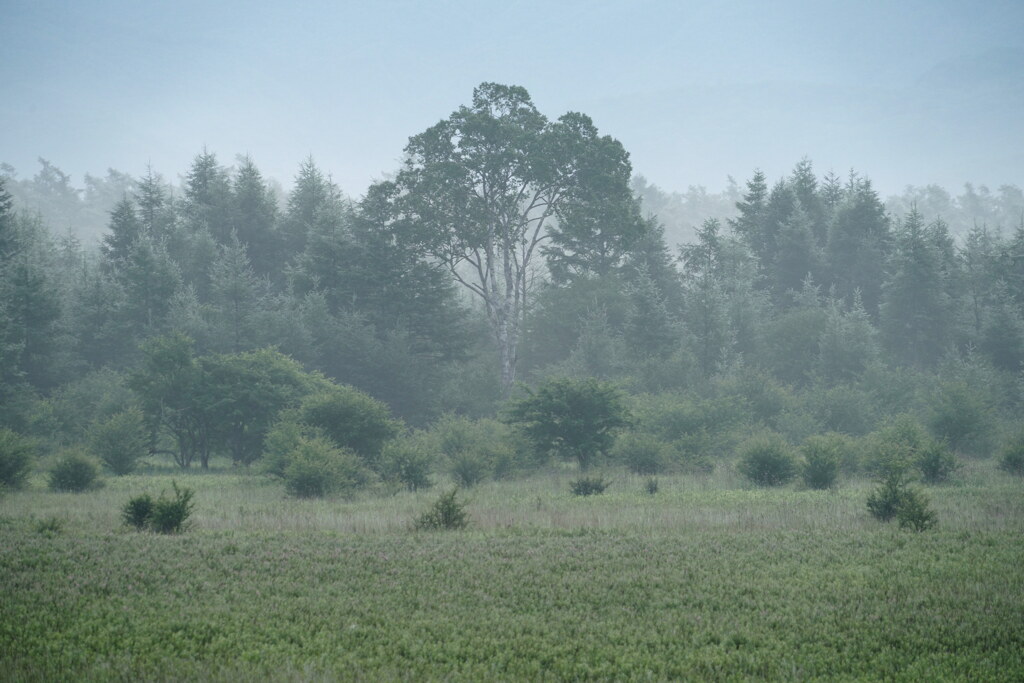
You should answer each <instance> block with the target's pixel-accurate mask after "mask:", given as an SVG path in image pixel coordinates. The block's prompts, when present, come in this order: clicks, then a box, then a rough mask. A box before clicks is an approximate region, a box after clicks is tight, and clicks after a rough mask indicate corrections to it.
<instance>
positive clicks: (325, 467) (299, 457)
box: [284, 438, 370, 498]
mask: <svg viewBox="0 0 1024 683" xmlns="http://www.w3.org/2000/svg"><path fill="white" fill-rule="evenodd" d="M369 479H370V474H369V473H368V472H367V470H366V468H365V467H364V466H363V464H362V462H361V461H360V459H359V457H358V456H357V455H356V454H355V453H354V452H352V451H351V450H349V449H347V448H338V447H336V446H335V445H334V444H333V443H332V442H330V441H328V440H327V439H322V438H314V439H307V438H302V439H300V441H299V444H298V446H297V447H296V448H295V450H294V451H292V453H291V454H290V455H289V456H288V465H287V467H285V469H284V485H285V490H287V491H288V493H289V494H291V495H293V496H295V497H297V498H322V497H324V496H327V495H330V494H333V493H339V492H343V493H347V492H351V491H353V490H355V489H357V488H361V487H362V486H365V485H366V484H367V483H368V481H369Z"/></svg>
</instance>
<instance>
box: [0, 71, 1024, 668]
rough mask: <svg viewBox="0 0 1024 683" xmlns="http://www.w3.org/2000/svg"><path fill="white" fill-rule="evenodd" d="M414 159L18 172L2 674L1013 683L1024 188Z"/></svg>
mask: <svg viewBox="0 0 1024 683" xmlns="http://www.w3.org/2000/svg"><path fill="white" fill-rule="evenodd" d="M409 132H410V137H408V142H407V143H406V145H405V146H404V148H403V150H402V157H401V161H400V162H398V163H397V164H396V167H395V168H394V169H393V170H392V171H391V172H388V173H386V174H384V177H383V179H380V180H377V181H374V182H373V183H372V184H370V185H369V186H368V187H367V188H365V190H364V191H362V192H361V193H360V194H359V195H358V196H350V195H348V194H346V193H345V192H343V191H342V189H341V188H340V187H339V185H338V184H337V183H336V182H335V181H334V180H333V176H332V170H331V169H330V168H324V167H322V166H321V165H320V164H319V163H318V162H317V158H316V153H315V151H314V152H313V153H312V154H310V155H308V156H305V157H304V158H301V157H300V159H299V161H298V162H297V164H296V170H295V174H294V176H292V177H290V178H272V177H267V176H266V175H264V173H263V172H262V171H261V169H260V166H259V160H258V159H256V158H253V157H251V156H249V155H247V154H238V155H235V156H228V155H229V154H230V151H222V150H214V149H210V148H207V147H201V148H200V149H198V150H197V151H196V152H195V155H194V157H193V159H192V162H191V164H190V165H189V166H188V168H185V169H173V168H171V169H166V168H153V167H150V168H148V170H147V172H146V173H145V174H144V175H141V176H132V175H130V174H128V173H123V172H121V171H118V170H115V169H108V170H107V171H106V172H105V173H104V174H102V175H85V176H84V178H83V179H82V181H81V182H79V181H77V180H75V179H74V178H72V177H71V176H70V175H69V174H67V173H65V172H63V171H62V170H61V168H60V167H59V165H57V164H56V163H53V162H51V161H49V160H46V159H40V160H39V168H38V169H30V170H25V171H22V170H21V169H16V168H14V167H13V166H11V165H9V164H3V165H2V166H0V538H3V539H4V540H8V539H9V540H10V542H5V543H0V567H6V568H8V569H9V571H8V572H7V574H5V579H4V580H5V581H7V582H8V583H9V585H10V586H11V590H9V591H5V595H4V597H2V598H0V636H2V637H0V644H2V645H0V670H5V667H7V665H9V667H8V668H9V669H10V670H11V671H14V672H15V677H17V676H18V675H22V674H23V675H24V676H25V677H26V678H33V677H39V678H55V677H56V678H59V677H61V676H65V675H68V674H69V673H76V672H77V673H81V674H82V675H83V676H85V677H89V676H100V677H102V676H105V675H107V674H110V673H111V672H116V673H117V675H118V676H120V677H124V678H142V679H145V678H152V677H161V676H167V675H171V676H172V677H174V676H178V675H180V676H182V677H184V678H198V679H207V678H224V679H236V678H237V679H262V678H270V679H278V678H280V679H289V680H291V679H297V680H304V679H306V678H318V677H325V678H341V679H345V678H363V677H370V678H376V677H380V678H384V679H387V678H414V679H415V678H420V677H423V678H433V677H444V678H466V679H469V680H487V679H489V678H493V677H497V678H506V677H508V678H512V679H519V678H525V679H533V678H537V677H548V676H551V677H554V678H565V679H573V680H577V679H580V678H610V679H616V680H618V679H631V678H635V677H638V676H642V677H646V678H651V677H654V678H658V679H704V678H716V677H721V676H722V675H723V672H724V675H725V676H726V677H729V676H731V675H740V676H751V677H760V678H768V679H779V678H782V679H785V678H789V677H793V676H795V675H798V674H795V672H799V673H800V674H803V675H806V676H807V677H822V678H869V679H870V678H876V677H885V676H888V675H891V674H892V672H893V671H895V672H899V673H904V674H906V675H908V676H910V677H912V678H914V677H919V678H921V679H927V680H930V679H944V678H950V679H956V678H972V677H978V678H981V679H985V680H989V679H991V680H1001V679H1003V678H1005V679H1006V680H1013V679H1016V678H1019V674H1020V673H1021V672H1022V671H1024V655H1022V652H1021V649H1020V647H1019V645H1020V642H1021V637H1022V634H1021V624H1024V620H1022V619H1021V617H1022V616H1024V613H1022V611H1021V610H1022V608H1021V606H1022V605H1024V593H1022V590H1024V589H1022V586H1021V582H1020V580H1019V560H1020V557H1021V552H1022V550H1024V549H1022V546H1021V544H1022V542H1024V541H1022V539H1024V535H1022V534H1020V531H1021V520H1022V519H1024V507H1022V506H1024V503H1022V500H1024V499H1022V498H1021V496H1020V482H1021V475H1024V431H1022V421H1021V416H1022V415H1024V193H1022V191H1021V188H1020V187H1018V186H1017V185H1014V184H1009V183H1008V184H1001V185H998V186H996V187H994V188H992V187H988V186H986V185H981V184H979V185H974V184H971V183H970V182H965V183H964V184H963V185H962V186H960V187H957V188H944V187H940V186H938V185H935V184H926V185H915V184H914V183H915V179H914V178H907V179H906V184H905V186H904V188H905V189H904V190H903V191H901V192H899V193H898V194H893V195H890V196H885V197H883V196H882V195H881V194H880V193H879V191H878V190H876V188H875V186H874V184H873V182H872V180H871V175H870V174H871V169H870V168H868V169H845V170H842V171H837V170H835V169H831V168H826V169H821V168H818V167H817V166H816V165H815V162H814V160H813V159H811V158H809V157H806V156H801V155H800V152H799V150H794V155H793V163H792V167H791V168H790V169H789V170H788V171H787V172H786V173H784V174H782V175H779V176H777V177H770V176H769V175H767V174H766V173H764V172H762V171H761V170H759V169H758V168H751V169H735V174H736V175H729V176H728V179H727V182H726V185H725V187H723V188H715V189H712V190H709V189H707V188H705V187H704V186H699V185H692V186H689V187H687V188H685V189H681V188H665V187H659V186H658V185H656V184H654V183H652V182H650V181H649V180H647V178H645V176H644V175H643V172H644V169H642V168H635V167H634V166H633V163H632V158H631V156H630V153H629V150H628V149H627V148H626V146H625V145H624V144H623V142H621V141H620V140H619V139H617V138H616V137H615V135H614V131H609V130H606V129H605V128H603V127H602V126H601V122H600V121H595V120H594V119H592V118H591V117H590V116H589V115H587V113H586V112H576V111H569V112H564V113H560V112H546V111H542V110H541V109H540V108H539V107H538V106H537V105H536V104H535V103H534V101H533V99H532V98H531V96H530V94H529V92H528V91H527V90H526V88H524V87H522V86H519V85H509V84H501V83H495V82H483V83H481V84H480V85H479V86H477V87H476V88H475V89H474V90H473V91H472V94H471V96H470V94H469V93H467V98H466V100H465V102H464V103H462V104H461V105H458V106H457V107H456V108H455V109H454V110H453V111H452V112H451V113H450V114H449V115H448V116H447V117H445V118H443V119H441V120H439V121H437V122H436V123H434V124H433V125H430V126H429V127H426V128H425V129H423V130H420V131H415V130H413V131H409ZM179 484H180V485H179ZM606 491H608V493H606ZM158 492H159V493H158ZM193 513H194V514H193ZM447 532H452V533H447ZM453 535H454V538H453ZM165 536H166V537H168V538H167V539H164V537H165ZM460 536H461V538H460ZM192 539H195V540H194V541H193V540H192ZM162 540H167V543H162ZM851 577H852V578H851ZM894 577H895V578H894ZM964 586H968V587H969V590H967V589H964V588H963V587H964ZM41 595H46V596H54V595H55V596H59V598H55V599H53V600H50V601H49V602H47V603H46V605H47V606H46V607H40V605H41V604H42V603H41V602H40V600H41V598H40V597H39V596H41ZM894 595H895V596H896V597H895V598H894V597H893V596H894ZM936 595H938V596H939V597H936ZM906 596H910V597H906ZM51 604H52V605H56V606H57V607H50V605H51ZM66 604H75V605H76V608H75V609H74V610H64V609H63V607H62V606H64V605H66ZM922 605H924V606H926V608H922ZM979 605H984V608H981V607H979ZM47 610H50V611H47ZM54 610H60V611H61V612H63V611H67V612H69V614H70V616H63V615H62V616H61V617H60V618H58V617H57V616H55V612H54ZM823 614H824V615H827V616H825V617H822V615H823ZM865 614H866V615H869V616H864V615H865ZM54 624H56V626H55V625H54ZM339 624H341V626H338V625H339ZM467 624H468V625H469V626H467ZM922 624H923V625H922ZM965 624H966V626H965ZM581 628H585V629H586V633H590V634H593V638H588V637H587V636H581V635H580V629H581ZM129 632H130V633H132V634H135V635H133V637H132V638H131V639H126V638H125V637H124V634H125V633H129ZM623 634H625V635H623ZM126 641H130V643H129V644H128V645H126V644H125V643H126ZM882 651H884V652H885V653H887V655H886V656H887V657H889V658H890V659H885V660H884V661H879V659H878V656H877V654H878V653H879V652H882ZM951 653H953V654H952V655H951ZM168 672H170V673H168Z"/></svg>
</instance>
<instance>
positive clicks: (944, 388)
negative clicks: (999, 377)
mask: <svg viewBox="0 0 1024 683" xmlns="http://www.w3.org/2000/svg"><path fill="white" fill-rule="evenodd" d="M992 410H993V407H992V406H991V405H989V404H988V401H987V400H986V396H985V394H984V392H981V391H978V390H975V389H973V388H971V387H970V386H969V385H968V384H967V382H963V381H949V382H943V383H942V384H941V386H940V387H939V390H938V391H937V392H935V393H934V395H933V398H932V400H931V405H930V413H929V416H928V428H929V429H930V430H931V432H932V433H933V434H934V435H935V436H936V437H937V438H939V439H943V440H945V441H946V442H947V443H948V444H949V447H950V448H951V449H953V451H954V452H956V453H962V454H964V455H973V456H979V457H981V456H987V455H989V454H990V453H991V449H992V439H991V435H992V433H993V425H992Z"/></svg>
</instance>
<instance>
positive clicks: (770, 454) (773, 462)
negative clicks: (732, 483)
mask: <svg viewBox="0 0 1024 683" xmlns="http://www.w3.org/2000/svg"><path fill="white" fill-rule="evenodd" d="M738 469H739V471H740V474H742V475H743V476H745V477H746V478H747V479H749V480H750V481H752V482H754V483H755V484H757V485H758V486H781V485H783V484H786V483H789V482H790V481H792V480H793V478H794V477H795V476H796V469H797V468H796V461H795V460H794V459H793V456H792V454H791V453H790V451H789V446H788V445H787V444H786V442H785V441H784V440H783V439H782V437H781V436H779V435H778V434H762V435H759V436H755V437H752V438H750V439H748V440H747V441H746V442H745V443H744V444H742V445H741V446H740V461H739V465H738Z"/></svg>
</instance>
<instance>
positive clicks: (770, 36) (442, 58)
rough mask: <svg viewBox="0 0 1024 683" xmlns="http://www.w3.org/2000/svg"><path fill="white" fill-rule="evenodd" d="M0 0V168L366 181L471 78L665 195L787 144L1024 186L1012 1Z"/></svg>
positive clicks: (890, 179) (779, 156)
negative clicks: (250, 169)
mask: <svg viewBox="0 0 1024 683" xmlns="http://www.w3.org/2000/svg"><path fill="white" fill-rule="evenodd" d="M484 7H485V11H481V4H480V3H470V2H467V1H463V0H459V1H451V2H444V3H431V4H429V5H427V4H418V3H412V2H382V3H376V4H374V5H373V6H364V5H357V4H353V3H341V4H339V5H335V4H328V3H316V4H314V5H304V6H303V7H301V8H291V7H285V6H283V5H278V4H271V3H258V4H256V5H249V4H243V3H237V2H227V3H217V4H216V5H215V6H210V5H207V4H204V3H198V2H185V3H179V4H178V5H176V6H175V7H173V8H172V7H168V6H150V5H145V6H142V5H137V4H134V3H127V2H121V1H109V2H97V3H92V4H91V5H89V6H86V5H69V6H65V5H56V4H52V3H36V2H22V1H16V2H9V3H6V12H5V15H6V17H5V19H6V20H5V22H4V24H3V26H0V45H3V47H2V48H0V51H2V57H3V59H2V60H0V76H2V78H3V82H4V83H5V84H6V85H5V95H6V96H5V97H4V98H3V103H2V104H0V162H4V163H7V164H10V165H12V166H13V167H14V168H15V169H16V170H17V172H18V174H19V176H20V177H30V176H31V175H33V174H34V173H35V172H36V171H37V170H38V164H37V161H36V159H37V158H38V157H42V158H46V159H48V160H49V161H51V162H52V163H53V164H55V165H56V166H58V167H59V168H61V169H62V170H63V171H65V172H66V173H69V174H70V175H72V177H73V178H74V181H75V184H76V185H78V184H80V181H81V179H82V176H83V175H84V174H85V173H90V174H92V175H103V174H104V173H105V172H106V170H107V169H108V168H113V169H116V170H119V171H122V172H125V173H128V174H130V175H133V176H139V175H142V174H143V173H144V172H145V169H146V166H147V165H151V166H152V167H153V169H154V170H155V171H156V172H159V173H161V174H163V175H165V176H167V177H168V179H170V180H177V176H178V175H179V174H184V173H185V172H186V171H187V169H188V167H189V165H190V163H191V160H192V158H193V157H194V156H195V155H196V154H197V153H198V152H200V151H201V150H202V149H203V148H204V146H205V147H206V148H207V149H209V150H210V151H213V152H215V153H216V154H217V155H218V157H219V159H220V160H221V161H222V163H225V164H228V165H230V164H232V163H233V162H234V159H235V156H236V155H237V154H249V155H251V156H252V158H253V160H254V161H255V163H256V164H257V166H258V167H259V168H260V169H261V171H262V172H263V173H264V175H265V176H267V177H269V178H273V179H275V180H277V181H280V182H281V183H282V184H284V185H285V186H286V187H287V186H289V185H290V184H291V181H292V179H293V177H294V175H295V173H296V171H297V170H298V167H299V164H300V162H301V161H302V160H303V159H305V158H306V157H307V156H309V155H312V156H313V158H314V159H316V161H317V163H318V164H319V165H320V166H321V168H323V169H324V170H325V171H327V172H329V173H330V174H331V175H332V176H333V178H334V179H335V181H336V182H337V183H338V184H339V185H340V187H341V188H342V190H344V191H345V192H346V193H347V194H350V195H353V196H358V195H361V194H362V193H363V192H365V190H366V188H367V186H368V185H369V184H370V183H371V182H372V181H373V180H374V179H379V178H381V177H383V176H384V175H385V174H387V173H390V172H392V171H394V170H395V169H396V168H397V167H398V165H399V163H400V159H401V155H402V149H403V147H404V146H405V143H406V141H407V139H408V137H409V136H411V135H414V134H416V133H419V132H421V131H422V130H424V129H425V128H426V127H428V126H430V125H432V124H434V123H436V122H437V121H438V120H440V119H441V118H444V117H445V116H447V115H448V114H449V113H450V112H451V111H453V110H454V109H456V108H457V107H459V106H460V105H463V104H466V103H468V102H469V101H470V98H471V95H472V90H473V88H474V87H475V86H476V85H478V84H479V83H480V82H483V81H497V82H501V83H513V84H517V85H522V86H524V87H525V88H527V90H529V91H530V93H531V95H532V96H533V98H534V101H535V103H536V104H537V106H538V108H539V109H540V110H541V111H542V112H543V113H544V114H545V115H547V116H549V117H551V118H555V117H557V116H559V115H561V114H562V113H564V112H566V111H570V110H572V111H582V112H584V113H586V114H588V115H589V116H591V117H592V118H593V119H594V122H595V123H596V125H597V126H598V128H599V130H600V131H601V132H602V133H603V134H608V135H611V136H613V137H615V138H618V139H619V140H620V141H622V143H623V145H624V146H625V148H626V149H627V150H628V151H629V152H630V154H631V157H632V162H633V169H634V172H635V173H637V174H640V175H643V176H644V177H646V178H647V179H648V180H649V181H650V182H651V183H654V184H656V185H658V186H659V187H661V188H663V189H664V190H666V191H684V190H685V189H686V188H687V187H688V186H691V185H700V186H704V187H707V188H709V189H711V190H713V191H719V190H721V189H723V188H724V187H725V186H726V179H727V176H729V175H732V176H733V177H734V178H735V179H736V180H737V181H738V182H741V183H742V182H743V180H744V179H746V178H749V177H750V175H751V174H752V172H753V170H754V169H755V168H760V169H762V170H764V171H765V172H766V174H767V175H768V177H769V178H771V179H774V178H777V177H781V176H782V175H785V174H786V173H788V172H789V170H790V169H792V167H793V165H794V164H795V163H796V162H797V161H799V160H800V159H801V158H802V157H805V156H806V157H808V158H810V159H811V160H812V161H813V162H814V165H815V168H816V169H817V170H818V171H819V172H822V173H823V172H825V171H828V170H830V169H831V170H835V171H836V172H837V173H839V174H842V175H845V173H846V172H847V171H848V170H849V169H851V168H854V169H856V170H857V171H859V172H860V173H862V174H865V175H867V176H868V177H870V178H871V179H872V180H873V181H874V183H875V186H876V187H877V188H878V189H879V191H880V192H881V193H882V194H883V195H885V194H891V193H897V192H899V191H901V190H902V189H903V188H904V187H905V186H907V185H918V186H923V185H928V184H932V183H935V184H939V185H942V186H943V187H946V188H947V189H950V190H952V191H954V193H955V192H956V191H957V190H958V189H959V188H962V186H963V184H964V183H966V182H971V183H974V184H976V185H982V184H984V185H988V186H990V187H992V188H993V189H995V188H997V187H998V186H1000V185H1002V184H1015V185H1018V186H1020V185H1024V124H1022V123H1021V121H1022V119H1024V117H1021V115H1020V111H1022V110H1024V79H1022V78H1021V74H1022V73H1024V37H1022V35H1021V31H1020V28H1021V27H1022V26H1024V5H1022V4H1021V3H1018V2H986V3H980V4H976V3H966V2H909V3H901V5H900V6H899V7H898V8H893V7H892V6H891V4H889V3H880V2H872V3H860V4H858V5H856V6H848V5H845V4H839V3H824V4H815V5H813V6H805V5H803V4H802V3H796V2H785V3H781V4H778V5H773V6H771V7H768V6H761V5H760V4H755V3H731V4H730V5H728V6H721V5H719V4H716V3H708V2H699V3H695V2H689V3H673V2H667V1H660V0H659V1H656V0H650V1H646V2H638V3H621V2H614V3H583V2H567V3H559V4H558V5H556V6H553V7H549V6H547V5H542V4H540V3H537V2H534V1H533V0H529V1H521V2H512V3H502V4H493V3H491V4H488V5H484Z"/></svg>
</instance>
